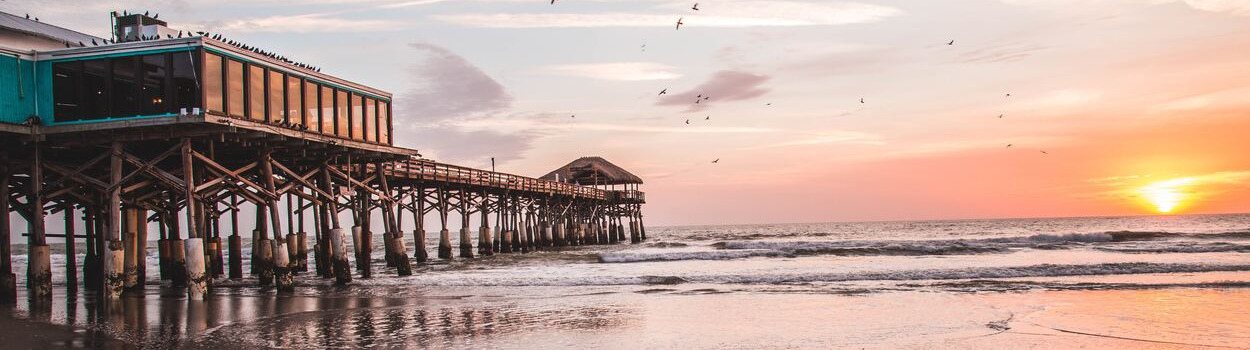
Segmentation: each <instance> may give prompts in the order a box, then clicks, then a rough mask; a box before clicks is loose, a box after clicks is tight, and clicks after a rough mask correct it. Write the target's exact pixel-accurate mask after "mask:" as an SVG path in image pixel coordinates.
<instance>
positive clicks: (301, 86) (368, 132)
mask: <svg viewBox="0 0 1250 350" xmlns="http://www.w3.org/2000/svg"><path fill="white" fill-rule="evenodd" d="M203 72H204V96H205V101H206V103H207V106H206V109H207V110H208V111H210V112H217V113H221V114H225V115H229V116H234V117H238V118H246V119H250V120H256V121H266V122H274V123H282V122H286V123H289V124H292V125H297V126H307V128H308V130H310V131H316V132H321V133H324V134H330V135H335V136H339V137H343V138H350V139H355V140H361V141H368V142H378V143H385V144H390V143H391V136H390V134H391V130H390V128H391V118H390V115H391V108H390V103H389V102H388V101H382V100H378V99H374V98H371V97H369V96H364V95H361V94H357V93H352V92H350V91H346V90H342V89H337V88H334V87H332V86H329V85H323V84H318V83H316V82H313V81H309V80H307V79H302V78H300V77H298V76H294V75H287V74H285V73H283V72H281V71H277V70H271V69H267V68H265V67H263V66H259V65H252V64H248V63H245V62H243V61H238V60H234V59H231V58H227V57H223V56H220V55H217V54H213V53H207V52H206V53H205V54H204V70H203Z"/></svg>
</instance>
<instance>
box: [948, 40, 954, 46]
mask: <svg viewBox="0 0 1250 350" xmlns="http://www.w3.org/2000/svg"><path fill="white" fill-rule="evenodd" d="M946 45H947V46H950V45H955V41H954V40H951V41H950V42H948V43H946Z"/></svg>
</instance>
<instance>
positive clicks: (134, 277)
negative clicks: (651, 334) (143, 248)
mask: <svg viewBox="0 0 1250 350" xmlns="http://www.w3.org/2000/svg"><path fill="white" fill-rule="evenodd" d="M122 213H123V215H122V254H123V257H122V263H123V265H122V278H123V282H122V287H123V288H126V289H134V288H135V286H136V285H140V284H139V266H138V265H139V252H138V249H139V239H138V238H139V233H138V230H139V224H138V216H139V210H138V209H137V208H133V207H128V208H125V209H123V210H122Z"/></svg>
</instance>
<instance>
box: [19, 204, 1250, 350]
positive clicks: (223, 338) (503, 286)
mask: <svg viewBox="0 0 1250 350" xmlns="http://www.w3.org/2000/svg"><path fill="white" fill-rule="evenodd" d="M1248 223H1250V217H1248V216H1245V215H1213V216H1172V217H1128V218H1075V219H1012V220H962V221H918V222H876V223H840V224H785V225H735V226H694V227H656V228H653V231H654V232H655V233H653V234H652V236H651V237H653V238H652V239H651V240H650V241H648V242H647V243H643V244H638V245H630V244H621V245H611V246H585V247H566V248H560V249H551V250H545V251H539V252H531V253H527V254H499V255H495V256H491V257H481V258H476V259H456V260H451V261H440V260H435V261H433V262H432V263H429V264H422V265H418V266H417V268H416V269H415V273H414V275H413V276H407V277H397V276H395V274H394V272H393V271H392V270H389V269H384V268H383V267H384V266H385V264H384V262H383V261H381V260H380V257H378V258H379V260H377V261H375V262H374V264H375V265H374V268H375V277H373V278H370V279H359V278H358V279H356V280H355V281H354V282H353V283H352V284H350V285H347V286H334V285H332V281H330V280H324V279H319V278H315V277H311V276H310V277H301V278H298V279H297V281H298V282H297V288H296V291H295V292H294V293H292V294H289V295H279V294H278V293H277V292H276V291H275V290H273V289H272V287H260V286H257V285H256V284H257V283H256V281H255V280H254V279H252V278H250V277H248V278H245V279H242V280H237V281H230V280H224V279H220V280H217V281H215V282H214V289H213V291H212V293H211V295H210V297H209V298H208V299H207V300H205V301H203V302H199V301H190V300H187V298H186V296H185V290H183V289H180V288H172V287H169V286H168V285H167V284H168V282H164V284H162V282H161V281H159V279H157V278H156V277H154V276H153V275H154V274H152V273H151V272H149V280H148V284H147V286H146V288H145V290H144V291H143V293H142V294H139V293H131V294H130V295H126V296H124V297H123V298H121V299H120V300H118V301H112V302H101V301H99V300H97V299H96V298H95V297H94V296H93V295H89V294H81V295H77V296H75V297H73V298H67V297H66V296H65V295H64V294H63V291H64V286H63V282H59V283H62V284H58V288H57V289H56V295H55V296H54V299H53V301H52V302H51V303H37V304H31V303H27V302H25V299H22V300H20V302H19V303H18V305H17V306H16V307H15V308H13V309H10V310H5V313H6V319H5V320H4V321H3V322H5V324H6V325H21V327H20V328H19V327H7V326H6V327H4V328H3V329H5V331H3V332H0V341H3V342H5V343H10V342H13V341H18V342H19V343H13V344H30V342H32V341H36V340H37V341H40V342H41V344H52V346H56V347H61V346H64V347H82V348H93V347H106V348H202V349H207V348H214V349H242V348H296V349H314V348H358V347H365V348H414V347H429V348H468V347H474V348H499V349H550V348H608V349H639V348H642V349H669V348H695V349H826V348H850V349H859V348H868V349H888V348H909V349H938V348H943V349H944V348H972V349H998V348H1039V349H1055V348H1062V349H1071V348H1139V349H1172V348H1245V347H1246V346H1247V344H1250V322H1248V321H1250V309H1247V308H1244V307H1240V306H1242V305H1247V304H1250V259H1247V258H1248V257H1250V255H1248V253H1250V233H1247V228H1250V224H1248ZM246 255H247V254H245V256H246ZM54 263H55V260H54ZM153 263H154V260H153V261H152V263H150V264H149V271H155V267H154V266H153V265H152V264H153ZM18 266H19V267H21V265H18ZM55 267H56V266H54V268H55ZM54 271H55V270H54ZM19 289H20V288H19ZM16 329H21V331H14V330H16ZM45 339H46V340H45ZM21 341H25V342H26V343H20V342H21Z"/></svg>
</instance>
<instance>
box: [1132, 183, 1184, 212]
mask: <svg viewBox="0 0 1250 350" xmlns="http://www.w3.org/2000/svg"><path fill="white" fill-rule="evenodd" d="M1193 183H1194V179H1193V178H1188V177H1185V178H1179V179H1171V180H1165V181H1159V182H1154V183H1151V184H1149V185H1146V186H1143V187H1142V188H1139V189H1137V192H1138V193H1141V196H1142V198H1145V199H1146V201H1148V202H1150V204H1153V205H1154V207H1155V210H1158V211H1159V212H1160V213H1170V212H1172V210H1174V209H1176V206H1177V205H1180V204H1181V202H1183V201H1185V200H1186V199H1187V197H1188V195H1187V194H1186V193H1185V192H1184V189H1185V187H1188V186H1189V185H1191V184H1193Z"/></svg>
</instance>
